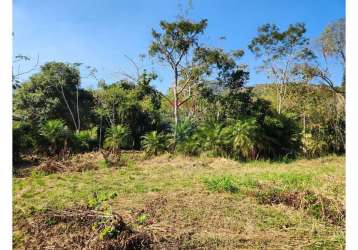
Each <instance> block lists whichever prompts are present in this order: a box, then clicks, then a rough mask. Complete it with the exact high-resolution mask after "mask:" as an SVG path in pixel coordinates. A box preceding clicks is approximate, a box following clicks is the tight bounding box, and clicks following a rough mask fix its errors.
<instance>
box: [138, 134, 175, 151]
mask: <svg viewBox="0 0 358 250" xmlns="http://www.w3.org/2000/svg"><path fill="white" fill-rule="evenodd" d="M142 139H143V140H142V147H143V149H144V152H145V154H146V156H147V157H149V156H152V155H158V154H159V153H161V152H164V151H166V150H167V148H168V145H169V139H168V137H167V136H166V135H165V134H163V133H158V132H157V131H152V132H149V133H147V134H145V135H144V136H142Z"/></svg>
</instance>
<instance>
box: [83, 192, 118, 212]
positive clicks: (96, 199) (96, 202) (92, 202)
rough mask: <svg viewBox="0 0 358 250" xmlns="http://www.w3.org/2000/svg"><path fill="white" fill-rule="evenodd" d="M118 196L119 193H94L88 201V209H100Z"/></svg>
mask: <svg viewBox="0 0 358 250" xmlns="http://www.w3.org/2000/svg"><path fill="white" fill-rule="evenodd" d="M117 196H118V193H117V192H103V191H98V192H97V191H96V192H93V194H92V196H91V197H90V198H89V199H88V200H87V207H88V208H91V209H96V208H99V207H100V206H101V205H102V203H103V202H105V201H108V200H110V199H114V198H115V197H117Z"/></svg>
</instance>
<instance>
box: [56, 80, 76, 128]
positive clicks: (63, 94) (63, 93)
mask: <svg viewBox="0 0 358 250" xmlns="http://www.w3.org/2000/svg"><path fill="white" fill-rule="evenodd" d="M60 87H61V94H62V97H63V100H64V101H65V104H66V106H67V109H68V111H69V112H70V115H71V117H72V121H73V124H74V126H75V129H76V131H78V127H77V124H76V120H75V117H74V115H73V113H72V110H71V108H70V105H69V104H68V101H67V98H66V96H65V92H64V90H63V87H62V85H61V84H60Z"/></svg>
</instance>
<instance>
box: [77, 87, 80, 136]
mask: <svg viewBox="0 0 358 250" xmlns="http://www.w3.org/2000/svg"><path fill="white" fill-rule="evenodd" d="M76 108H77V126H78V127H77V129H78V131H80V130H81V120H80V108H79V105H78V85H76Z"/></svg>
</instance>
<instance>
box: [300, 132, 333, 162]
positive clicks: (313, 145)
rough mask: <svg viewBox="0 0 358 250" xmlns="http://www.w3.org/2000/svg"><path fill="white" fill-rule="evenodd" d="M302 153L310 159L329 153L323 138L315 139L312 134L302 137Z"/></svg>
mask: <svg viewBox="0 0 358 250" xmlns="http://www.w3.org/2000/svg"><path fill="white" fill-rule="evenodd" d="M302 152H303V154H304V155H305V156H306V157H308V158H312V157H318V156H321V155H323V154H324V153H325V152H327V143H326V142H325V141H324V140H322V139H321V138H314V137H313V136H312V134H309V133H305V134H304V135H303V136H302Z"/></svg>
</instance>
